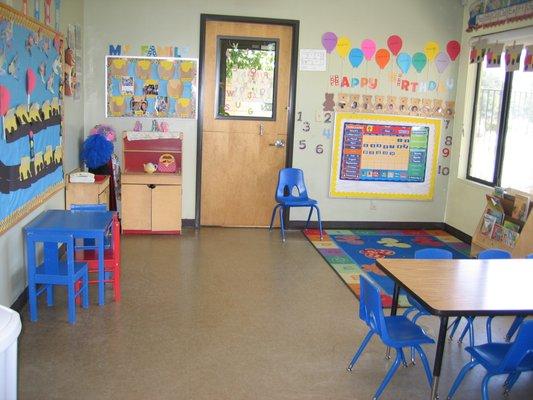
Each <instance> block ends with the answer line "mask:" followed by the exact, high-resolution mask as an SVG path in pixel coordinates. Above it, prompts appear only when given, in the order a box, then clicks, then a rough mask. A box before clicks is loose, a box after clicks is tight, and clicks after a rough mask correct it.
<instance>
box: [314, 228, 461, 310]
mask: <svg viewBox="0 0 533 400" xmlns="http://www.w3.org/2000/svg"><path fill="white" fill-rule="evenodd" d="M304 234H305V236H306V237H307V239H309V241H310V242H311V244H312V245H313V246H314V247H315V248H316V249H317V250H318V252H319V253H320V254H321V255H322V257H324V259H325V260H326V261H327V262H328V264H329V265H330V266H331V268H333V270H334V271H335V272H336V273H337V275H339V277H340V278H341V279H342V280H343V281H344V283H346V285H347V286H348V287H349V288H350V289H351V290H352V292H353V293H354V294H355V296H356V297H357V298H359V275H361V274H367V275H369V276H370V277H371V278H372V279H373V280H374V281H375V282H377V284H378V285H379V286H380V287H381V289H382V293H383V294H382V297H383V305H384V306H385V307H390V306H391V303H392V292H393V290H394V283H393V281H392V279H390V278H389V277H388V276H386V275H385V274H384V273H383V272H382V271H381V270H380V269H379V268H378V267H377V266H376V263H375V260H376V259H377V258H414V254H415V251H416V250H420V249H424V248H427V247H434V248H440V249H446V250H449V251H451V252H452V253H453V258H469V254H470V246H469V245H468V244H466V243H464V242H462V241H460V240H459V239H457V238H456V237H454V236H452V235H450V234H448V233H447V232H444V231H442V230H332V229H327V230H325V231H324V237H323V240H320V234H319V232H318V230H317V229H306V230H304ZM408 304H409V303H408V302H407V299H406V297H405V295H403V294H400V299H399V305H400V306H403V307H405V306H408Z"/></svg>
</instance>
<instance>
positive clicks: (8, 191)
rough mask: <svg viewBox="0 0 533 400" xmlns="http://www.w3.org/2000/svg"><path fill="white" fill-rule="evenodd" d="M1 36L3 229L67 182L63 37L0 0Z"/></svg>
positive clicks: (0, 221) (0, 217)
mask: <svg viewBox="0 0 533 400" xmlns="http://www.w3.org/2000/svg"><path fill="white" fill-rule="evenodd" d="M0 37H1V41H0V42H1V43H2V47H1V49H0V50H1V52H2V61H3V62H2V63H1V64H0V86H1V91H2V95H1V96H0V106H1V107H0V108H1V109H2V112H3V113H4V114H3V117H2V119H1V129H0V204H2V207H1V208H0V234H2V233H4V232H5V231H7V230H8V229H9V228H10V227H12V226H13V225H15V224H16V223H18V222H19V221H20V220H21V219H23V218H24V217H25V216H27V215H28V214H29V213H31V212H32V211H33V210H34V209H36V208H37V207H39V206H40V205H42V204H43V203H44V202H45V201H46V200H47V199H49V198H50V197H51V196H53V195H54V194H55V193H57V192H59V191H60V190H62V189H63V188H64V186H65V185H64V172H63V135H62V132H63V114H62V94H63V92H62V79H63V43H64V39H63V36H62V35H61V34H60V33H59V32H56V31H55V30H53V29H52V28H50V27H49V26H47V25H45V24H42V23H40V22H39V21H37V20H35V19H33V18H31V17H28V16H25V15H24V14H22V13H21V12H19V11H18V10H16V9H14V8H13V7H10V6H7V5H5V4H0ZM2 102H3V103H2Z"/></svg>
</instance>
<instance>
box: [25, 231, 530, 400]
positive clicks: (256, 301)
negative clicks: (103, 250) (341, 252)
mask: <svg viewBox="0 0 533 400" xmlns="http://www.w3.org/2000/svg"><path fill="white" fill-rule="evenodd" d="M122 243H123V263H122V270H123V275H122V277H123V280H122V291H123V292H122V293H123V294H122V301H121V303H120V304H116V303H114V302H113V299H112V290H111V289H109V290H108V293H107V300H108V303H107V304H106V305H105V306H103V307H99V306H98V305H97V304H96V292H95V291H92V292H91V307H90V308H89V309H88V310H82V309H79V313H78V322H77V323H76V325H74V326H70V325H69V324H68V323H67V322H66V319H67V313H66V305H65V298H64V292H63V291H60V290H58V301H57V305H56V306H54V307H52V308H47V307H46V305H45V303H44V302H41V304H40V306H39V321H38V322H36V323H31V322H29V321H28V315H27V314H28V313H27V309H24V310H23V314H22V316H23V332H22V334H21V336H20V340H19V393H20V395H19V398H20V399H23V400H24V399H79V400H81V399H179V400H181V399H191V400H202V399H213V400H215V399H216V400H220V399H231V400H239V399H243V400H244V399H256V400H261V399H269V400H272V399H274V400H278V399H279V400H289V399H291V400H292V399H294V400H296V399H317V400H318V399H321V400H322V399H332V400H336V399H339V400H342V399H346V400H354V399H371V398H372V395H373V393H374V391H375V389H376V388H377V386H378V385H379V383H380V381H381V380H382V378H383V377H384V375H385V372H386V370H387V368H388V362H387V361H385V360H384V357H383V355H384V352H385V349H384V347H383V345H382V344H381V343H380V342H379V341H378V340H377V339H374V340H373V341H372V342H371V344H370V345H369V346H368V348H367V351H366V353H364V355H363V356H362V358H361V360H360V363H359V364H357V365H356V367H355V368H354V371H353V372H351V373H348V372H347V371H346V369H345V368H346V365H347V363H348V362H349V360H350V358H351V357H352V354H353V352H354V350H355V349H356V347H357V346H358V345H359V343H360V342H361V340H362V338H363V337H364V335H365V334H366V327H365V326H364V325H363V324H362V323H361V322H360V321H359V320H358V319H357V310H358V302H357V300H356V299H355V298H354V297H353V295H352V293H351V292H350V290H348V289H347V288H346V287H345V286H344V284H343V283H342V282H341V280H340V279H339V278H338V277H337V276H336V275H335V273H334V272H333V271H332V270H331V269H330V267H329V266H328V265H327V264H326V263H325V261H324V260H323V259H322V258H321V256H320V255H319V254H318V253H317V252H316V251H315V250H314V249H313V247H312V246H311V245H310V244H309V243H308V242H307V240H306V239H305V238H304V236H303V235H302V234H301V233H300V232H297V231H291V232H289V233H288V238H287V242H285V243H282V242H281V240H280V239H279V233H278V232H277V231H274V232H268V230H263V229H222V228H202V229H201V230H200V231H199V232H195V231H193V230H185V232H184V234H183V236H181V237H170V236H125V237H124V238H123V242H122ZM43 300H44V299H43ZM480 322H483V321H480ZM421 323H422V324H423V325H425V326H426V327H427V328H428V329H429V331H430V332H435V331H436V327H437V325H436V320H435V319H434V318H427V317H425V318H422V320H421ZM509 323H510V320H509V319H504V318H500V319H498V320H497V321H496V323H495V324H496V333H495V336H496V337H500V338H501V336H502V335H503V332H504V330H505V329H506V328H507V326H508V324H509ZM478 332H484V330H483V328H482V326H481V324H480V326H479V329H478ZM478 337H481V334H478ZM426 351H427V353H428V356H429V358H430V363H431V364H432V362H433V354H434V347H433V346H427V347H426ZM467 360H468V357H467V355H466V353H465V352H464V351H462V349H461V347H460V346H459V345H458V344H457V343H447V346H446V349H445V359H444V365H443V376H442V379H441V386H440V387H441V398H442V399H444V398H445V395H446V393H447V391H448V389H449V387H450V385H451V381H452V380H453V379H454V378H455V376H456V374H457V372H458V371H459V369H460V368H461V367H462V365H463V364H464V363H465V362H466V361H467ZM482 376H483V375H482V369H481V368H479V367H478V368H476V369H475V370H473V371H472V372H471V373H470V375H469V376H468V377H467V378H466V379H465V381H464V383H463V385H462V386H461V388H460V389H459V392H458V393H457V395H456V397H455V398H456V399H458V400H460V399H479V398H480V397H481V396H480V382H481V379H482ZM503 380H504V378H493V379H492V383H491V399H499V398H502V397H503V396H502V395H501V393H502V391H501V384H502V383H503ZM428 396H429V387H428V384H427V382H426V381H425V378H424V374H423V371H422V367H421V365H417V366H415V367H410V368H400V370H399V371H398V373H397V374H396V376H395V377H394V379H393V380H392V381H391V383H390V385H389V387H388V388H387V389H386V391H385V393H384V395H383V396H382V399H384V400H386V399H394V400H398V399H426V398H428ZM526 398H533V375H532V374H528V375H525V376H523V377H522V378H521V379H520V381H519V382H518V383H517V384H516V386H515V388H514V390H513V392H512V393H511V395H510V396H509V399H526Z"/></svg>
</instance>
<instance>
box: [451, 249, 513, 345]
mask: <svg viewBox="0 0 533 400" xmlns="http://www.w3.org/2000/svg"><path fill="white" fill-rule="evenodd" d="M477 258H478V259H479V260H491V259H492V260H496V259H501V260H503V259H508V258H511V253H509V252H508V251H506V250H501V249H486V250H483V251H480V252H479V254H478V255H477ZM460 319H461V318H460V317H458V318H456V319H455V321H454V322H453V323H452V327H453V328H452V331H451V333H450V339H452V338H453V335H454V333H455V330H456V329H457V327H458V326H459V321H460ZM491 322H492V317H489V318H488V319H487V339H488V341H489V342H490V341H491V328H490V325H491ZM467 333H469V335H470V346H473V345H474V317H466V326H465V327H464V329H463V332H462V333H461V336H460V337H459V343H462V342H463V338H464V337H465V335H466V334H467Z"/></svg>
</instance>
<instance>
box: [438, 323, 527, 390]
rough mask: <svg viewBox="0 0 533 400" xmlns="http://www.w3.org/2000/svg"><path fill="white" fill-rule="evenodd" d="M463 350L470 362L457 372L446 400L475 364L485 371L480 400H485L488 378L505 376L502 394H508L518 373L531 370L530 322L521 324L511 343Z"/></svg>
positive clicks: (518, 375) (490, 344) (486, 344)
mask: <svg viewBox="0 0 533 400" xmlns="http://www.w3.org/2000/svg"><path fill="white" fill-rule="evenodd" d="M465 350H466V351H468V352H469V353H470V355H471V356H472V361H470V362H469V363H467V364H466V365H465V366H464V367H463V369H462V370H461V372H459V375H458V376H457V378H456V379H455V382H454V383H453V385H452V387H451V389H450V392H449V393H448V399H451V398H452V396H453V395H454V394H455V392H456V391H457V388H458V387H459V385H460V384H461V382H462V380H463V378H464V377H465V375H466V373H467V372H468V371H470V370H471V369H472V368H474V367H475V366H476V365H481V366H482V367H483V368H485V369H486V370H487V374H486V375H485V377H484V378H483V381H482V383H481V395H482V398H483V400H488V399H489V393H488V385H489V380H490V378H492V377H493V376H495V375H504V374H505V375H509V377H508V378H507V380H506V382H505V387H506V391H509V390H510V389H511V387H512V386H513V385H514V383H515V382H516V381H517V380H518V378H519V377H520V374H522V373H523V372H526V371H532V370H533V321H528V322H525V323H524V324H522V326H521V327H520V330H519V331H518V334H517V337H516V340H515V342H514V343H485V344H482V345H479V346H473V347H467V348H466V349H465Z"/></svg>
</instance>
